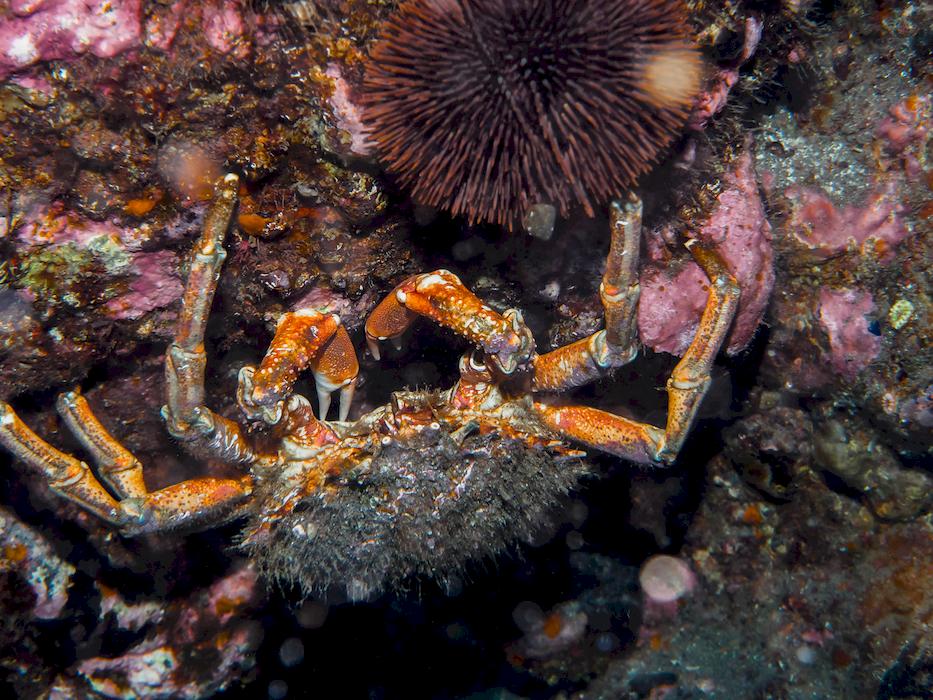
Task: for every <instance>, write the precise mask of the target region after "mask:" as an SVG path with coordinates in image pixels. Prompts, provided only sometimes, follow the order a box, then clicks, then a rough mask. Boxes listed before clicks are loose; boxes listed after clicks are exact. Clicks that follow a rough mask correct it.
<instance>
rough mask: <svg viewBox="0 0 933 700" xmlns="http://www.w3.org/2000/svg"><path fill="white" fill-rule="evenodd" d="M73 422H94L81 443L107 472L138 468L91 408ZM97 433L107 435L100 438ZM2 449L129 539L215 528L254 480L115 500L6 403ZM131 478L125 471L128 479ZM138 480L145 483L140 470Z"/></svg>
mask: <svg viewBox="0 0 933 700" xmlns="http://www.w3.org/2000/svg"><path fill="white" fill-rule="evenodd" d="M72 398H73V397H69V396H68V395H63V398H61V399H60V402H59V403H60V405H61V404H62V403H65V402H68V401H70V400H72ZM67 410H70V409H67ZM71 417H74V418H76V419H78V420H84V419H85V418H88V419H89V420H90V426H89V427H87V428H85V427H83V426H82V427H80V428H79V429H78V431H77V432H76V437H78V439H79V440H80V441H81V442H85V440H87V441H88V442H87V443H86V444H88V445H89V447H90V451H91V452H92V453H93V454H94V455H95V457H96V458H100V459H101V460H102V461H101V469H102V470H103V471H106V470H107V469H108V468H109V467H111V466H112V465H113V464H115V463H116V462H115V460H116V459H120V460H125V459H127V458H128V460H132V462H134V463H135V464H138V462H137V461H136V458H135V457H133V455H132V454H130V453H129V452H128V451H127V450H126V449H124V448H123V447H122V446H120V445H119V443H117V442H116V441H115V440H114V439H113V438H112V437H111V436H110V435H109V434H108V433H106V431H104V430H103V428H102V427H101V426H100V422H99V421H98V420H97V418H96V417H95V416H94V415H93V413H91V412H90V408H88V407H87V404H86V403H85V404H84V406H83V407H81V408H79V409H78V413H71V414H70V417H69V418H66V422H67V423H69V424H71ZM98 428H100V430H102V431H103V434H101V433H99V432H97V429H98ZM92 434H93V437H91V435H92ZM104 436H106V437H104ZM0 443H2V444H3V445H4V446H5V447H6V448H7V449H8V450H10V452H12V453H13V454H14V455H16V456H17V457H18V458H19V459H21V460H22V461H24V462H25V463H26V464H28V465H29V466H30V467H32V468H33V469H35V470H36V471H38V472H39V473H40V474H42V475H43V476H44V477H45V478H46V479H47V480H48V482H49V487H50V488H51V489H52V491H54V492H55V493H57V494H59V495H60V496H62V497H64V498H66V499H67V500H69V501H71V502H72V503H76V504H77V505H79V506H81V507H82V508H84V509H85V510H87V511H89V512H91V513H93V514H94V515H96V516H97V517H99V518H100V519H101V520H103V521H105V522H107V523H109V524H110V525H113V526H115V527H118V528H120V530H121V531H122V532H123V533H124V534H127V535H137V534H141V533H144V532H158V531H164V530H171V529H175V528H178V527H182V526H185V527H190V526H194V525H198V524H205V523H210V524H215V523H217V522H218V521H222V520H223V519H225V518H226V517H227V516H229V515H233V514H235V509H236V506H237V505H238V504H239V503H241V502H242V501H243V500H245V499H246V498H247V497H248V496H249V495H250V492H251V490H252V486H251V483H250V478H249V477H243V478H241V479H193V480H190V481H183V482H181V483H179V484H174V485H173V486H168V487H166V488H164V489H160V490H159V491H153V492H151V493H150V492H146V491H145V487H143V492H142V493H140V494H138V495H136V496H132V497H126V498H121V499H120V500H116V499H114V498H113V496H111V495H110V494H109V493H108V492H107V490H106V489H104V487H103V486H102V485H101V483H100V481H98V479H97V478H96V477H95V476H94V473H93V472H92V471H91V469H90V467H88V465H87V464H85V463H84V462H82V461H80V460H78V459H75V458H74V457H72V456H71V455H68V454H65V453H64V452H61V451H59V450H57V449H55V448H54V447H52V446H51V445H49V444H48V443H47V442H45V441H44V440H43V439H42V438H40V437H39V436H38V435H36V434H35V433H34V432H33V431H32V430H30V429H29V428H28V427H27V426H26V424H25V423H23V421H22V420H20V418H19V416H17V415H16V413H15V412H14V411H13V409H12V408H11V407H10V406H9V404H6V403H4V402H0ZM134 470H135V467H134V466H132V465H131V466H130V467H129V470H128V472H129V473H130V474H132V473H133V471H134ZM126 473H127V471H126V470H125V471H124V472H123V474H126ZM119 474H120V472H119V471H115V470H113V469H110V473H109V476H110V478H111V479H114V477H115V476H116V477H117V479H118V478H119V476H118V475H119ZM138 477H139V481H140V482H141V481H142V473H141V467H140V472H139V473H138ZM114 483H120V484H121V487H122V488H127V486H126V484H127V483H135V482H134V481H133V480H129V481H122V482H121V481H119V480H115V481H114ZM137 485H138V484H137ZM129 488H133V487H132V486H131V487H129Z"/></svg>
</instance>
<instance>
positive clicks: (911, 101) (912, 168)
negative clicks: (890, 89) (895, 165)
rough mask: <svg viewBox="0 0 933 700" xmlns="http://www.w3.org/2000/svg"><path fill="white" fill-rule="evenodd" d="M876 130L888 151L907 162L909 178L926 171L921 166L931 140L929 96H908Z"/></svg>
mask: <svg viewBox="0 0 933 700" xmlns="http://www.w3.org/2000/svg"><path fill="white" fill-rule="evenodd" d="M888 114H889V116H888V117H887V118H886V119H884V120H883V121H882V122H881V124H879V125H878V128H877V129H876V130H875V136H877V137H878V138H880V139H881V140H882V142H883V143H884V146H885V150H886V151H887V152H888V153H890V154H891V155H894V156H897V157H899V158H900V159H901V160H902V161H903V167H904V172H905V173H906V175H907V177H908V178H909V179H916V178H917V177H918V176H919V175H920V174H921V173H922V172H923V166H922V165H921V163H922V161H923V159H924V154H925V152H926V147H927V144H928V143H929V140H930V133H931V130H930V119H931V100H930V96H929V95H924V96H922V97H908V98H907V99H905V100H901V101H900V102H898V103H897V104H895V105H894V106H893V107H891V109H890V110H888Z"/></svg>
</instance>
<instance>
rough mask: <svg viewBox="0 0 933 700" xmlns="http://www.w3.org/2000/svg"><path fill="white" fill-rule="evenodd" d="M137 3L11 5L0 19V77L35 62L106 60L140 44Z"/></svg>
mask: <svg viewBox="0 0 933 700" xmlns="http://www.w3.org/2000/svg"><path fill="white" fill-rule="evenodd" d="M140 6H141V2H140V0H121V1H120V2H112V3H111V2H87V1H86V0H11V2H10V10H11V11H12V16H8V17H3V18H2V19H0V47H3V48H2V49H0V78H5V77H6V76H7V75H9V74H10V73H14V72H16V71H19V70H22V69H23V68H26V67H28V66H30V65H32V64H34V63H37V62H39V61H51V60H54V59H62V58H73V57H75V56H77V55H80V54H83V53H86V52H87V53H91V54H93V55H94V56H97V57H99V58H110V57H112V56H116V55H117V54H120V53H122V52H124V51H127V50H129V49H132V48H135V47H136V46H138V45H139V41H140Z"/></svg>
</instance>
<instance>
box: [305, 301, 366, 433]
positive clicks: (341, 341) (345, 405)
mask: <svg viewBox="0 0 933 700" xmlns="http://www.w3.org/2000/svg"><path fill="white" fill-rule="evenodd" d="M333 318H337V317H336V316H334V317H333ZM338 323H339V319H338ZM308 366H309V367H310V369H311V372H312V373H313V374H314V383H315V385H316V387H317V400H318V418H320V419H321V420H325V419H326V418H327V411H328V409H330V395H331V394H332V393H333V392H335V391H337V390H338V389H340V410H339V412H338V418H339V419H340V420H342V421H344V420H346V419H347V416H348V415H349V413H350V403H351V402H352V401H353V392H354V391H355V390H356V376H357V375H358V374H359V372H360V363H359V362H358V361H357V359H356V351H355V350H354V349H353V341H351V340H350V336H349V335H348V334H347V330H346V329H345V328H344V327H343V326H341V325H338V326H337V330H336V331H335V332H334V335H333V336H331V338H330V340H328V341H327V342H326V343H325V345H324V347H323V348H322V349H321V351H320V352H319V353H318V354H317V355H315V356H314V357H312V358H311V360H310V362H309V363H308Z"/></svg>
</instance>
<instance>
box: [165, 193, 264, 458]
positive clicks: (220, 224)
mask: <svg viewBox="0 0 933 700" xmlns="http://www.w3.org/2000/svg"><path fill="white" fill-rule="evenodd" d="M238 183H239V179H238V178H237V177H236V175H227V176H225V177H224V178H223V179H222V180H221V181H220V182H219V183H218V184H217V186H216V188H215V193H214V201H213V203H212V204H211V208H210V209H209V210H208V213H207V217H206V218H205V221H204V228H203V230H202V233H201V237H200V239H199V240H198V242H197V244H196V245H195V249H194V259H193V260H192V262H191V270H190V272H189V273H188V284H187V285H186V287H185V293H184V296H183V297H182V308H181V312H180V314H179V318H178V323H177V325H176V329H175V341H174V342H173V343H172V344H171V345H170V346H169V348H168V351H167V352H166V353H165V385H166V405H165V406H163V407H162V417H163V418H164V419H165V424H166V428H167V429H168V431H169V433H171V434H172V435H173V436H174V437H175V438H177V439H178V440H181V441H182V442H184V443H185V446H186V448H188V449H189V450H190V451H192V452H193V453H195V454H200V455H204V456H209V457H214V458H219V459H223V460H224V461H227V462H232V463H239V464H246V465H249V464H253V463H255V462H256V461H257V460H258V459H259V457H257V455H256V454H255V453H254V452H253V449H252V448H251V446H250V445H249V442H248V441H247V440H246V437H245V436H244V435H243V433H242V431H241V429H240V426H239V425H237V424H236V423H235V422H233V421H231V420H228V419H227V418H224V417H223V416H221V415H219V414H217V413H215V412H214V411H212V410H211V409H210V408H208V407H207V406H206V405H205V399H204V369H205V367H206V365H207V356H206V355H205V353H204V330H205V328H206V327H207V318H208V316H209V315H210V310H211V303H212V302H213V300H214V291H215V290H216V289H217V280H218V279H219V277H220V268H221V267H222V265H223V262H224V258H226V257H227V253H226V251H224V249H223V240H224V236H226V233H227V228H229V226H230V220H231V218H232V217H233V210H234V208H235V207H236V201H237V186H238Z"/></svg>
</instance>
